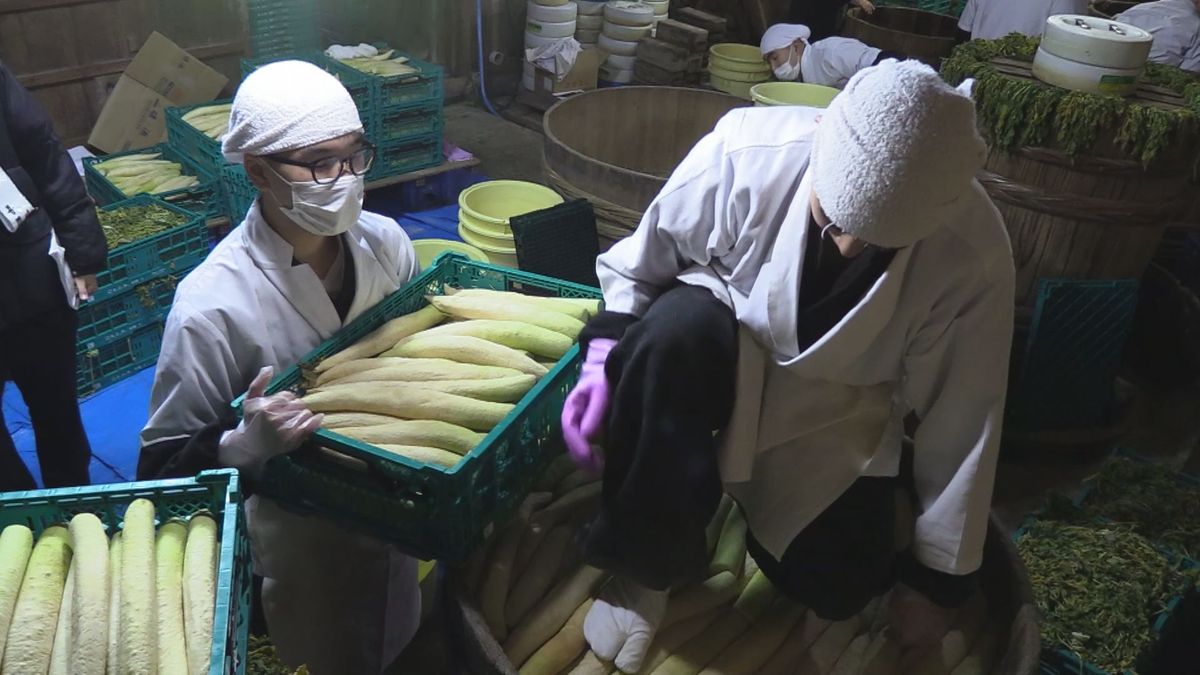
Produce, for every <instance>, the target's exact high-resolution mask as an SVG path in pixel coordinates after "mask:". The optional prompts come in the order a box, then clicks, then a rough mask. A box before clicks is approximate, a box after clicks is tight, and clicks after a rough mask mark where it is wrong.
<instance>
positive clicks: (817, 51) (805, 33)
mask: <svg viewBox="0 0 1200 675" xmlns="http://www.w3.org/2000/svg"><path fill="white" fill-rule="evenodd" d="M810 35H811V33H810V32H809V29H808V26H805V25H803V24H798V23H779V24H775V25H774V26H771V27H770V28H768V29H767V32H765V33H763V37H762V41H761V42H760V43H759V48H760V49H761V51H762V55H763V58H764V59H766V61H767V63H768V64H769V65H770V66H771V70H773V71H774V72H775V77H776V78H778V79H779V80H780V81H782V82H807V83H809V84H820V85H824V86H826V87H837V88H838V89H841V88H842V87H844V86H846V83H847V82H849V81H850V78H851V77H853V76H854V74H855V73H857V72H858V71H860V70H862V69H863V68H869V67H870V66H873V65H875V64H877V63H879V62H881V61H883V60H885V59H900V58H903V57H902V56H901V55H899V54H896V53H895V52H886V51H883V50H881V49H876V48H874V47H871V46H868V45H866V44H864V43H862V42H859V41H858V40H854V39H852V38H845V37H827V38H825V39H823V40H817V41H816V42H812V43H810V42H809V37H810Z"/></svg>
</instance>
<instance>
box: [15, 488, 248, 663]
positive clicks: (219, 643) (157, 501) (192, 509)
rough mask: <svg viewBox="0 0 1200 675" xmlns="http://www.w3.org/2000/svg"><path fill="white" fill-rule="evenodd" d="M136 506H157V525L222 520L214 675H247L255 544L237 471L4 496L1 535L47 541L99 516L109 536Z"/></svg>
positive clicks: (220, 523) (214, 627)
mask: <svg viewBox="0 0 1200 675" xmlns="http://www.w3.org/2000/svg"><path fill="white" fill-rule="evenodd" d="M135 499H149V500H151V501H152V502H154V507H155V510H156V512H157V517H158V522H159V523H160V524H161V523H163V522H165V521H167V520H169V519H171V518H187V517H190V516H192V515H194V514H195V513H197V512H200V511H208V512H209V513H210V514H212V516H213V518H214V519H215V520H216V521H217V526H218V529H219V537H220V540H219V541H220V554H219V556H218V559H217V599H216V611H215V612H214V614H213V646H212V653H211V661H210V663H211V665H210V666H209V669H208V675H243V674H244V673H245V672H246V645H247V641H248V638H249V634H250V607H251V601H252V599H251V593H252V592H253V584H252V583H251V563H250V539H249V537H248V535H247V532H246V520H245V514H244V512H243V507H242V493H241V488H240V486H239V482H238V474H237V471H235V470H233V469H222V470H219V471H202V472H201V473H200V474H199V475H197V476H196V477H195V478H180V479H172V480H157V481H144V482H140V483H114V484H111V485H97V486H92V487H81V488H60V489H55V490H34V491H30V492H8V493H0V530H2V529H4V528H5V527H7V526H9V525H24V526H26V527H28V528H30V529H31V530H33V533H34V536H35V537H37V536H38V535H40V534H41V533H42V532H43V531H44V530H45V529H46V528H48V527H51V526H53V525H65V524H66V523H68V522H69V521H70V519H71V518H72V517H74V516H75V514H78V513H85V512H86V513H93V514H95V515H96V517H98V518H99V519H100V521H101V522H102V523H104V526H105V528H106V529H107V531H108V534H109V536H110V537H111V536H112V533H114V532H116V531H117V530H119V529H120V528H121V526H122V524H123V522H124V516H125V509H126V508H127V507H128V506H129V504H130V503H132V502H133V501H134V500H135Z"/></svg>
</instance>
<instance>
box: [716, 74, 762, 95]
mask: <svg viewBox="0 0 1200 675" xmlns="http://www.w3.org/2000/svg"><path fill="white" fill-rule="evenodd" d="M708 79H709V82H711V83H712V86H713V89H716V90H717V91H723V92H725V93H726V94H733V95H734V96H737V97H740V98H744V99H747V100H749V99H750V87H752V86H754V85H753V84H752V83H750V82H735V81H734V80H726V79H725V78H723V77H717V76H716V75H712V74H710V75H709V78H708Z"/></svg>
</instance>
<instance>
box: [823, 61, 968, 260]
mask: <svg viewBox="0 0 1200 675" xmlns="http://www.w3.org/2000/svg"><path fill="white" fill-rule="evenodd" d="M965 84H966V86H965V87H964V88H962V89H961V90H959V89H954V88H953V87H951V86H950V85H948V84H946V83H945V82H944V81H942V79H941V78H940V77H938V75H937V73H935V72H934V71H933V69H932V68H930V67H929V66H927V65H925V64H923V63H919V62H916V61H894V60H890V59H889V60H887V61H884V62H883V63H881V64H879V65H877V66H874V67H871V68H866V69H864V70H861V71H859V72H858V73H857V74H856V75H855V76H854V77H852V78H850V82H848V83H847V84H846V88H845V89H844V90H843V91H842V93H841V94H839V95H838V96H837V98H835V99H834V100H833V103H832V104H831V105H830V106H829V109H828V110H827V111H826V112H825V114H824V115H823V116H822V119H821V122H820V124H819V125H818V127H817V132H816V137H815V139H814V143H813V150H812V171H813V178H814V182H813V187H814V189H815V190H816V192H817V197H818V198H819V199H820V201H821V208H822V209H823V210H824V211H825V213H826V214H828V215H829V218H830V219H831V220H832V221H833V224H834V225H837V226H838V227H839V228H840V229H841V230H842V231H843V232H845V233H847V234H851V235H854V236H855V237H858V238H859V239H862V240H863V241H866V242H867V243H870V244H874V245H876V246H884V247H888V248H899V247H903V246H908V245H910V244H912V243H914V242H917V241H919V240H920V239H923V238H924V237H926V236H928V235H930V234H932V233H933V231H934V230H936V229H937V228H938V227H939V226H940V225H942V224H943V223H944V222H945V220H946V218H947V216H948V215H949V213H950V212H951V211H952V209H953V208H954V206H955V204H956V202H958V200H959V199H961V198H962V197H963V196H964V195H965V194H967V192H968V191H969V190H970V187H971V180H972V179H973V178H974V177H975V172H976V171H978V170H979V169H980V168H981V167H982V166H983V163H984V160H985V159H986V157H987V145H986V144H985V143H984V141H983V139H982V138H980V136H979V132H978V130H977V129H976V127H975V103H974V102H973V101H972V100H971V98H970V97H969V95H968V94H967V92H968V91H969V83H965Z"/></svg>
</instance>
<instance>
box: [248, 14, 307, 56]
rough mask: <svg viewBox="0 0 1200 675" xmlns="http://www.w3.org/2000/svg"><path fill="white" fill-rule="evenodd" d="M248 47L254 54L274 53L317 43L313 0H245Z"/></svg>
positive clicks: (296, 49) (290, 50)
mask: <svg viewBox="0 0 1200 675" xmlns="http://www.w3.org/2000/svg"><path fill="white" fill-rule="evenodd" d="M246 9H247V18H248V19H249V25H250V47H251V49H252V50H253V52H254V55H255V56H258V57H264V56H277V55H281V54H286V53H288V52H295V51H298V50H302V49H316V48H317V47H319V45H320V28H319V26H320V23H319V21H318V13H317V3H316V0H249V2H248V3H247V7H246Z"/></svg>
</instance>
